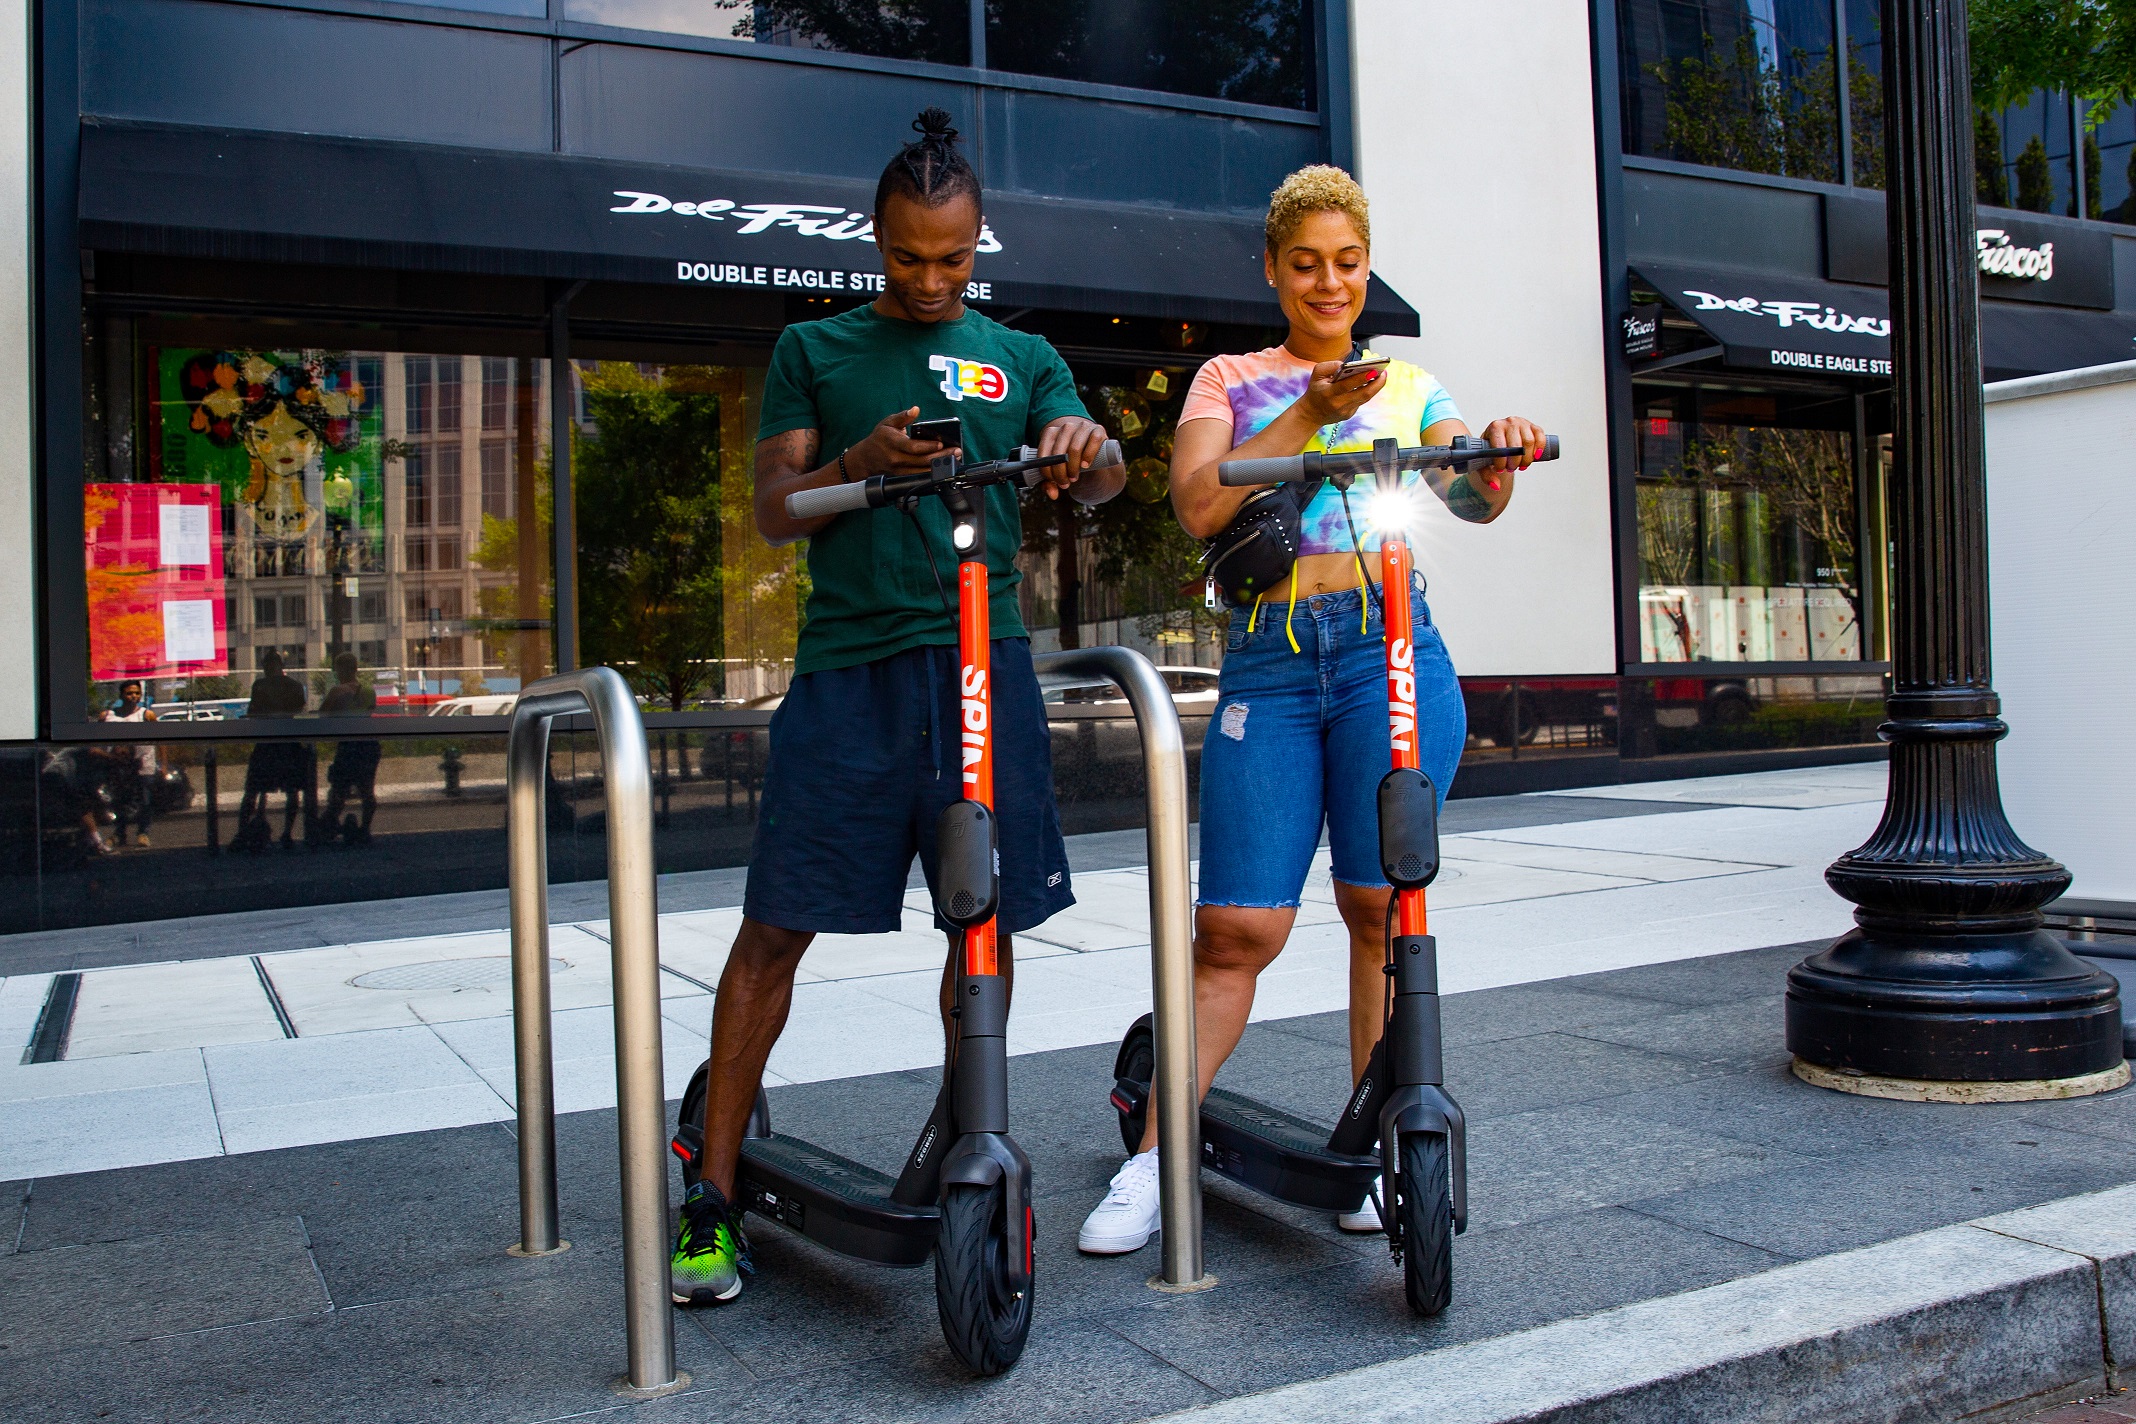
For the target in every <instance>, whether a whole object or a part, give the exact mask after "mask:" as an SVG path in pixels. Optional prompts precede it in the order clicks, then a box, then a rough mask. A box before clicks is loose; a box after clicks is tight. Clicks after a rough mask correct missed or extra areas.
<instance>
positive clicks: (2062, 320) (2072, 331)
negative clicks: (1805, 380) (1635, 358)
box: [1632, 262, 2136, 381]
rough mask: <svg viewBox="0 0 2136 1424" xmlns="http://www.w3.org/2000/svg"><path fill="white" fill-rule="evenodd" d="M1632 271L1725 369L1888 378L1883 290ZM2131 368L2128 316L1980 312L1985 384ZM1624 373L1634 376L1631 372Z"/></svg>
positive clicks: (1721, 274) (2000, 307) (2131, 315)
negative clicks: (2121, 365)
mask: <svg viewBox="0 0 2136 1424" xmlns="http://www.w3.org/2000/svg"><path fill="white" fill-rule="evenodd" d="M1632 270H1633V271H1634V272H1636V273H1637V274H1638V275H1639V276H1640V277H1641V278H1643V279H1644V280H1645V281H1647V282H1648V283H1649V284H1651V285H1652V286H1653V288H1654V290H1655V291H1657V292H1659V293H1661V295H1662V296H1663V297H1664V298H1665V299H1667V301H1668V302H1669V303H1670V305H1672V306H1674V307H1675V308H1676V309H1677V310H1678V311H1681V312H1682V313H1683V314H1684V315H1685V316H1687V317H1689V318H1690V319H1691V320H1693V321H1695V322H1697V323H1698V325H1699V327H1700V328H1701V329H1702V330H1704V331H1705V333H1706V334H1707V335H1708V336H1710V337H1712V338H1713V340H1714V342H1715V343H1716V344H1717V345H1719V346H1720V347H1721V348H1722V349H1723V354H1722V360H1723V361H1724V362H1725V363H1726V364H1727V365H1730V366H1744V367H1749V368H1752V369H1755V370H1766V371H1775V370H1781V371H1801V372H1810V373H1819V374H1830V375H1841V376H1856V377H1869V378H1872V379H1876V380H1889V379H1890V378H1891V335H1890V333H1891V319H1890V318H1891V307H1890V303H1889V302H1888V301H1887V299H1886V297H1885V294H1884V291H1883V289H1882V288H1879V287H1858V286H1851V285H1846V284H1842V283H1839V282H1820V281H1817V280H1815V279H1814V278H1806V277H1789V276H1779V275H1775V274H1773V273H1769V272H1750V271H1740V270H1735V269H1729V268H1721V267H1704V268H1697V267H1677V266H1673V265H1670V264H1667V263H1660V262H1638V263H1634V264H1633V268H1632ZM1664 359H1666V358H1664ZM2131 359H2136V312H2128V311H2078V310H2074V309H2071V308H2068V307H2050V306H2041V305H2039V304H2037V303H2032V302H2023V303H2020V302H1999V301H1992V300H1985V301H1982V302H1981V304H1980V369H1981V379H1983V380H1988V381H2007V380H2011V379H2014V378H2016V377H2019V376H2037V375H2040V374H2041V373H2043V372H2047V371H2072V370H2077V369H2079V368H2081V367H2084V366H2103V365H2106V364H2108V363H2110V362H2114V361H2127V360H2131ZM1632 371H1633V374H1634V375H1637V374H1638V371H1639V367H1638V366H1637V365H1636V364H1635V365H1634V366H1633V368H1632Z"/></svg>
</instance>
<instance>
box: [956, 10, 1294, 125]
mask: <svg viewBox="0 0 2136 1424" xmlns="http://www.w3.org/2000/svg"><path fill="white" fill-rule="evenodd" d="M986 62H987V67H988V68H990V69H1002V70H1007V71H1009V72H1010V73H1013V74H1040V75H1045V76H1047V77H1049V78H1054V79H1080V80H1083V81H1086V82H1088V83H1092V84H1119V85H1124V86H1127V87H1129V88H1133V89H1155V90H1159V91H1161V92H1164V93H1168V94H1194V95H1199V96H1201V97H1204V98H1211V99H1236V100H1238V101H1240V102H1241V103H1248V104H1270V105H1274V106H1276V107H1279V108H1285V109H1310V108H1312V107H1313V104H1314V93H1313V80H1312V74H1313V6H1312V4H1311V0H1141V3H1136V4H1129V5H1122V4H1116V3H1107V0H1068V3H1062V4H1053V5H1016V4H1010V3H1006V0H986Z"/></svg>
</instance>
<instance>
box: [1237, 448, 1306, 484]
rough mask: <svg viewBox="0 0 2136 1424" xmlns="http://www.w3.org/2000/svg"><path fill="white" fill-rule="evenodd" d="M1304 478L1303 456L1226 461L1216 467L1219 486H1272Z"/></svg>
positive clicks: (1277, 456) (1278, 456)
mask: <svg viewBox="0 0 2136 1424" xmlns="http://www.w3.org/2000/svg"><path fill="white" fill-rule="evenodd" d="M1304 478H1305V457H1304V456H1303V455H1276V456H1272V457H1270V458H1268V459H1263V460H1226V461H1224V462H1223V463H1222V464H1220V465H1218V466H1217V467H1216V482H1217V483H1218V484H1220V485H1273V484H1281V483H1282V482H1283V481H1285V480H1302V479H1304Z"/></svg>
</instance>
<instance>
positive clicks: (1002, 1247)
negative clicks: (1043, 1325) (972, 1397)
mask: <svg viewBox="0 0 2136 1424" xmlns="http://www.w3.org/2000/svg"><path fill="white" fill-rule="evenodd" d="M1006 1200H1007V1198H1006V1194H1005V1193H1004V1192H1003V1191H1002V1189H1001V1186H1000V1184H999V1183H996V1184H995V1185H993V1186H990V1187H977V1186H968V1185H955V1186H951V1187H949V1188H948V1189H947V1190H946V1191H944V1192H943V1193H942V1226H941V1234H940V1235H939V1236H937V1237H936V1238H935V1306H936V1309H937V1310H939V1311H940V1313H941V1316H942V1338H943V1339H944V1340H946V1341H948V1342H949V1348H950V1352H951V1353H952V1354H954V1355H955V1356H956V1357H957V1358H958V1359H960V1360H962V1361H963V1362H964V1364H965V1367H966V1368H967V1369H969V1370H971V1372H972V1373H973V1374H976V1375H998V1374H1000V1373H1001V1372H1002V1371H1003V1370H1006V1369H1008V1368H1009V1367H1010V1366H1011V1365H1013V1364H1015V1363H1016V1361H1017V1360H1018V1358H1020V1357H1021V1356H1022V1354H1023V1348H1024V1339H1025V1337H1026V1336H1028V1335H1029V1334H1030V1333H1031V1293H1032V1283H1026V1284H1025V1286H1024V1288H1023V1289H1022V1290H1021V1291H1018V1290H1015V1289H1013V1288H1012V1287H1011V1286H1010V1284H1009V1269H1008V1267H1009V1259H1008V1253H1009V1249H1010V1247H1009V1223H1008V1212H1007V1209H1006Z"/></svg>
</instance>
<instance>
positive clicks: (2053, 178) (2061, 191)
mask: <svg viewBox="0 0 2136 1424" xmlns="http://www.w3.org/2000/svg"><path fill="white" fill-rule="evenodd" d="M2069 134H2070V112H2069V96H2068V95H2066V94H2062V93H2050V92H2047V91H2044V90H2042V91H2040V92H2037V93H2035V94H2033V95H2032V96H2031V97H2030V98H2028V99H2026V100H2025V101H2024V102H2023V103H2020V104H2012V105H2010V107H2008V108H2007V109H2004V110H2002V111H2001V112H2000V113H1990V112H1988V111H1986V110H1982V111H1980V112H1979V113H1977V114H1976V115H1975V118H1974V134H1973V164H1974V174H1975V197H1977V198H1978V199H1979V201H1980V202H1982V203H1985V204H1989V205H1991V206H1993V207H1998V208H2020V209H2023V210H2024V211H2026V212H2031V213H2062V214H2065V215H2066V214H2069V213H2071V212H2073V211H2074V209H2073V206H2072V205H2073V203H2074V189H2073V185H2072V184H2071V182H2070V177H2071V173H2070V144H2069Z"/></svg>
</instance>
